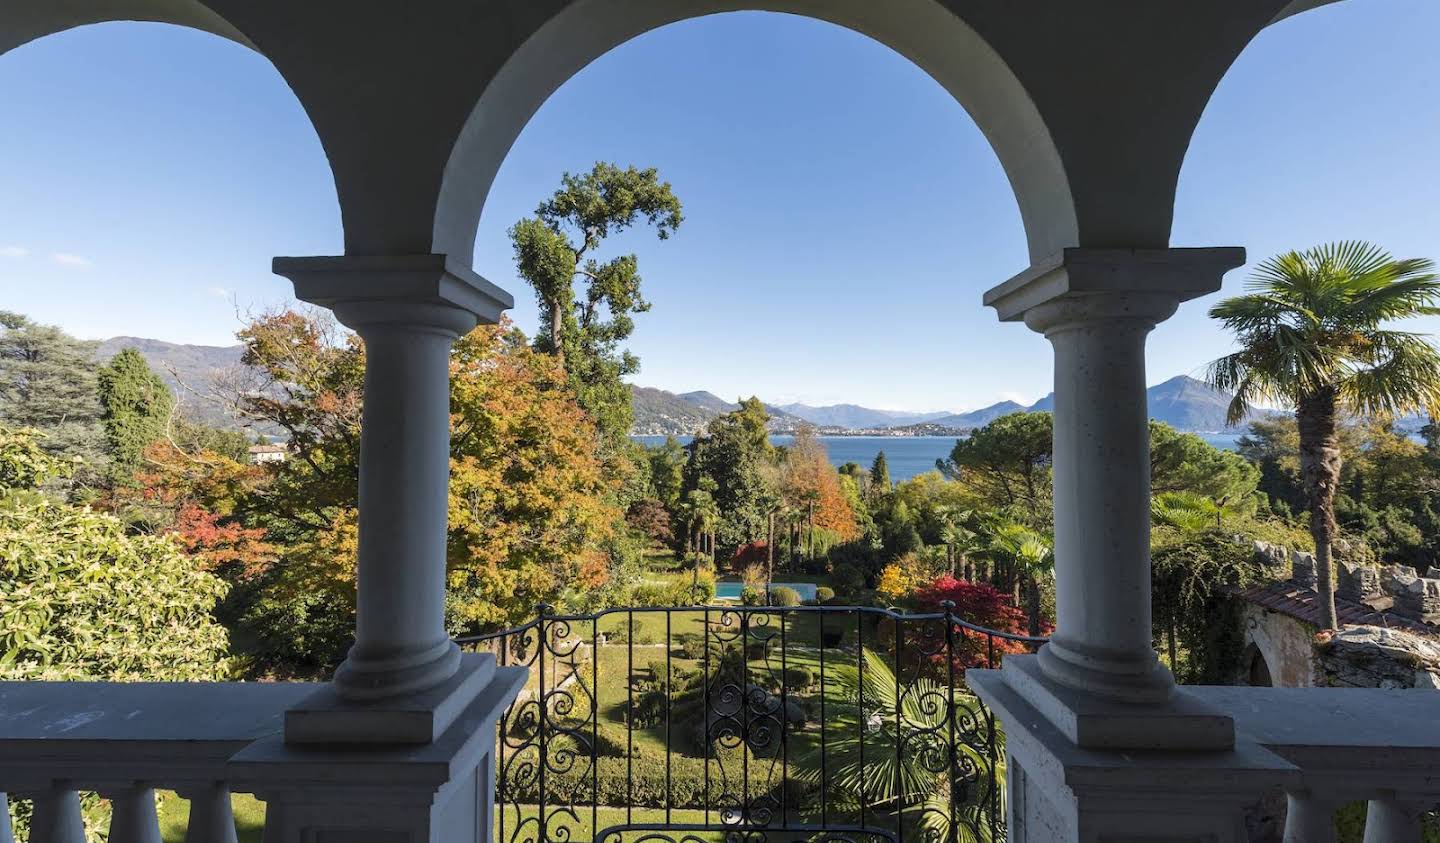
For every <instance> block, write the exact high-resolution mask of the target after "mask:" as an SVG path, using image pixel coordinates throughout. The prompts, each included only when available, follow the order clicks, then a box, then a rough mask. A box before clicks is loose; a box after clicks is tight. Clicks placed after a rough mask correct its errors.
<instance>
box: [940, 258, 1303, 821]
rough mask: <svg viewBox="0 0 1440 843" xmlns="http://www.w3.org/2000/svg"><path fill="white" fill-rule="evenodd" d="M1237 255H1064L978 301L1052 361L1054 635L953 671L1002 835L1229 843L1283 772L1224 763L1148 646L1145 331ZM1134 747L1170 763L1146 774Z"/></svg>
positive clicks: (1228, 739)
mask: <svg viewBox="0 0 1440 843" xmlns="http://www.w3.org/2000/svg"><path fill="white" fill-rule="evenodd" d="M1243 262H1244V251H1243V250H1241V249H1154V250H1119V249H1067V250H1065V251H1064V252H1063V253H1062V254H1060V255H1058V256H1056V257H1055V258H1054V259H1053V260H1051V261H1050V262H1047V263H1045V264H1043V265H1040V266H1036V267H1033V268H1031V269H1030V270H1029V271H1027V272H1025V273H1023V274H1021V275H1019V276H1017V277H1016V278H1014V279H1011V280H1010V281H1008V282H1006V283H1004V284H1002V285H1000V286H999V287H996V288H995V289H993V290H991V291H990V292H989V293H987V294H986V297H985V303H986V304H988V305H991V306H993V307H994V308H995V309H996V310H997V311H998V313H999V315H1000V318H1001V319H1002V320H1006V321H1015V320H1024V322H1025V324H1026V325H1028V326H1029V327H1030V328H1032V329H1034V330H1036V331H1038V332H1040V333H1042V334H1044V335H1045V337H1046V338H1047V339H1048V340H1049V341H1050V343H1051V345H1052V346H1053V347H1054V352H1055V410H1054V431H1055V433H1054V467H1053V476H1054V490H1055V491H1054V501H1055V592H1056V597H1055V608H1056V628H1055V634H1054V635H1053V636H1052V637H1051V639H1050V642H1049V643H1048V644H1046V645H1045V646H1043V647H1042V648H1041V649H1040V651H1039V653H1037V654H1036V655H1034V656H1007V657H1006V658H1005V662H1004V665H1003V669H1002V670H1000V671H970V672H967V680H968V681H969V682H970V684H971V686H972V687H974V688H975V689H976V691H977V693H978V694H979V695H980V696H981V698H982V699H983V700H984V701H985V702H986V703H987V704H988V705H990V706H991V707H992V708H994V709H995V710H996V711H997V713H999V714H1000V716H1001V718H1002V720H1004V722H1005V731H1006V740H1007V746H1006V750H1007V753H1008V754H1009V756H1010V767H1009V770H1010V776H1011V788H1010V798H1011V801H1012V805H1011V815H1012V816H1013V817H1014V818H1015V822H1014V823H1012V825H1011V839H1012V840H1014V841H1040V840H1045V841H1051V840H1056V841H1070V840H1076V841H1078V840H1082V839H1083V840H1092V839H1109V836H1111V835H1121V836H1123V835H1135V836H1136V839H1140V838H1144V839H1161V838H1162V837H1163V839H1171V837H1170V836H1174V838H1175V839H1182V838H1183V839H1190V838H1191V837H1195V838H1197V839H1198V838H1204V839H1214V840H1216V841H1232V840H1240V839H1243V837H1242V836H1241V835H1242V834H1243V830H1242V829H1241V823H1240V808H1241V806H1242V805H1243V804H1244V803H1245V802H1247V801H1251V800H1253V799H1254V798H1255V794H1256V793H1258V792H1259V791H1260V790H1263V789H1264V788H1265V786H1266V785H1267V784H1270V783H1272V782H1273V781H1274V778H1273V776H1272V774H1273V773H1275V772H1277V771H1280V770H1284V769H1285V768H1286V765H1285V764H1284V763H1283V762H1282V761H1280V760H1279V759H1276V758H1274V757H1272V756H1269V755H1268V754H1265V753H1261V754H1255V755H1252V756H1244V755H1241V754H1239V753H1237V752H1236V751H1235V749H1234V747H1235V729H1234V724H1233V722H1232V721H1231V719H1230V718H1229V717H1228V716H1227V715H1225V713H1224V712H1222V711H1219V710H1217V709H1215V708H1213V707H1212V706H1209V705H1207V704H1204V703H1202V702H1200V701H1198V700H1196V699H1193V698H1191V697H1189V696H1188V695H1186V694H1184V693H1181V692H1178V691H1177V689H1176V686H1175V682H1174V679H1173V678H1172V677H1171V675H1170V671H1169V670H1167V669H1166V668H1165V667H1164V666H1163V665H1161V664H1160V662H1159V659H1158V658H1157V656H1156V654H1155V650H1154V647H1153V646H1152V634H1153V631H1152V629H1151V606H1150V602H1151V595H1150V439H1149V413H1148V412H1147V407H1146V393H1145V389H1146V380H1145V344H1146V339H1147V337H1148V335H1149V333H1150V331H1151V330H1152V329H1153V328H1154V327H1155V326H1156V325H1157V324H1158V323H1159V322H1161V321H1163V320H1164V319H1166V318H1168V317H1169V316H1170V315H1171V314H1173V313H1174V312H1175V309H1176V308H1177V307H1178V306H1179V304H1180V303H1181V302H1182V301H1185V300H1187V299H1191V298H1195V297H1197V296H1200V295H1204V294H1206V293H1210V292H1214V291H1215V290H1218V289H1219V287H1220V280H1221V277H1222V276H1223V275H1224V273H1225V272H1226V271H1227V270H1229V269H1232V268H1234V267H1235V266H1238V265H1239V264H1241V263H1243ZM1134 750H1172V751H1179V754H1174V755H1170V756H1169V757H1167V758H1166V759H1165V763H1164V764H1157V765H1153V766H1147V765H1146V764H1145V763H1143V762H1139V761H1137V760H1135V759H1136V756H1135V754H1134V752H1133V751H1134ZM1082 759H1083V761H1084V764H1086V765H1088V767H1089V770H1088V772H1089V773H1099V775H1090V776H1088V777H1087V775H1085V774H1082V773H1081V772H1080V771H1079V768H1077V767H1076V765H1077V764H1078V763H1081V761H1082ZM1217 762H1218V763H1217ZM1267 776H1272V777H1271V778H1269V779H1267V778H1266V777H1267ZM1122 792H1123V793H1124V796H1123V798H1122V796H1121V794H1122Z"/></svg>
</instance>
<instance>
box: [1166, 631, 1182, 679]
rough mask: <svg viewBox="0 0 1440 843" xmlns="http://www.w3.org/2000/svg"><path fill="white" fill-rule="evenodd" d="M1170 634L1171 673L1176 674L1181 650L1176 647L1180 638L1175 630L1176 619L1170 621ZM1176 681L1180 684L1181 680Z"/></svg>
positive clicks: (1168, 645) (1168, 647)
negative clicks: (1176, 642) (1176, 640)
mask: <svg viewBox="0 0 1440 843" xmlns="http://www.w3.org/2000/svg"><path fill="white" fill-rule="evenodd" d="M1168 632H1169V636H1168V637H1169V639H1170V640H1169V642H1168V644H1167V649H1168V650H1169V652H1170V672H1171V673H1174V672H1175V663H1176V662H1178V661H1179V660H1180V655H1179V648H1178V647H1177V646H1176V644H1175V639H1176V638H1177V637H1178V635H1177V632H1176V629H1175V619H1174V618H1171V619H1170V629H1169V630H1168ZM1176 681H1177V682H1178V681H1179V680H1178V679H1177V680H1176Z"/></svg>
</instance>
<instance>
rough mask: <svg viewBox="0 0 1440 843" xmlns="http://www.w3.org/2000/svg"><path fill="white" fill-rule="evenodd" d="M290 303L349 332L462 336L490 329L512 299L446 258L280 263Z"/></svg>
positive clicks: (325, 259)
mask: <svg viewBox="0 0 1440 843" xmlns="http://www.w3.org/2000/svg"><path fill="white" fill-rule="evenodd" d="M272 270H273V271H274V272H275V274H276V275H281V276H284V277H285V278H289V279H290V281H291V282H292V283H294V285H295V297H296V298H298V299H300V300H301V301H306V302H310V303H311V304H318V305H320V306H322V307H327V308H330V309H331V310H333V311H335V314H336V316H338V317H339V319H340V321H341V322H343V323H345V324H346V325H348V326H349V327H351V328H354V329H356V330H357V331H358V330H361V329H362V327H366V326H371V325H377V324H420V325H426V326H431V327H435V328H438V329H441V330H444V331H448V332H450V333H454V334H463V333H465V332H467V331H469V330H470V329H471V328H473V327H474V326H475V325H476V324H477V323H480V324H487V325H493V324H495V323H496V322H499V321H500V316H501V314H502V313H504V312H505V311H506V310H508V309H510V308H512V307H514V306H515V299H514V298H513V297H512V296H511V295H510V294H509V293H507V292H505V291H504V290H502V289H500V288H499V287H497V286H495V285H494V284H492V283H490V282H489V281H486V280H485V279H484V278H482V277H480V275H479V274H478V273H476V272H475V271H474V270H473V269H471V268H470V267H468V266H465V265H464V264H463V263H461V262H460V261H457V260H455V259H454V258H452V257H451V256H449V255H340V256H332V257H279V258H275V259H274V261H273V262H272Z"/></svg>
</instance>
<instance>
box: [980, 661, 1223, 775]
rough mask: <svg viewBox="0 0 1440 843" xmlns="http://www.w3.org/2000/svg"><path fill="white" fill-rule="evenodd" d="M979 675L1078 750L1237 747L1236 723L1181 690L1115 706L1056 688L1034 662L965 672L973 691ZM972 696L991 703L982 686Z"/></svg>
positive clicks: (982, 680)
mask: <svg viewBox="0 0 1440 843" xmlns="http://www.w3.org/2000/svg"><path fill="white" fill-rule="evenodd" d="M1042 652H1043V651H1042ZM977 674H982V677H981V678H979V681H980V682H982V683H986V684H985V685H984V686H983V687H987V688H988V687H990V686H993V685H1003V686H1004V688H1005V689H1006V690H1008V691H1010V692H1012V693H1013V694H1014V695H1015V696H1016V697H1017V698H1019V699H1021V700H1023V701H1024V702H1025V703H1026V706H1027V708H1030V709H1031V710H1033V711H1034V712H1036V713H1037V714H1038V715H1039V716H1041V717H1043V718H1044V719H1045V721H1046V722H1047V723H1048V724H1049V725H1050V726H1051V727H1053V728H1054V729H1056V730H1057V731H1058V732H1059V733H1060V734H1061V735H1063V736H1064V737H1065V739H1066V740H1068V741H1070V742H1071V743H1072V744H1074V745H1075V746H1077V747H1080V748H1084V749H1112V750H1118V749H1176V750H1228V749H1231V748H1233V747H1234V746H1235V721H1234V720H1233V719H1231V717H1230V715H1228V714H1226V713H1225V712H1224V711H1221V710H1220V709H1219V708H1217V707H1215V706H1214V705H1211V704H1210V703H1207V702H1204V701H1203V700H1199V699H1196V698H1195V697H1193V696H1191V695H1190V694H1188V693H1186V692H1185V691H1184V689H1182V688H1175V689H1174V690H1173V691H1172V693H1170V694H1169V695H1168V697H1167V698H1166V699H1165V700H1164V701H1163V702H1156V703H1127V702H1118V701H1116V700H1112V699H1107V698H1105V697H1099V696H1096V695H1094V694H1088V693H1086V692H1084V691H1080V690H1076V689H1075V688H1071V687H1069V686H1067V685H1062V684H1060V683H1058V682H1055V681H1054V680H1053V679H1051V678H1050V677H1049V676H1048V675H1047V673H1046V671H1045V670H1044V669H1043V667H1042V666H1041V663H1040V657H1037V656H1006V657H1005V665H1004V669H1003V670H998V671H991V670H987V671H973V670H972V671H967V672H966V680H967V681H968V682H970V684H971V685H972V686H973V685H975V680H972V679H971V677H974V676H976V675H977ZM976 693H977V694H979V695H980V697H981V699H985V701H986V702H987V703H988V702H989V700H988V699H986V694H985V693H984V692H982V691H981V686H977V687H976Z"/></svg>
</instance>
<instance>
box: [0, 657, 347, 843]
mask: <svg viewBox="0 0 1440 843" xmlns="http://www.w3.org/2000/svg"><path fill="white" fill-rule="evenodd" d="M317 687H318V686H316V685H311V684H306V683H228V682H216V683H209V682H205V683H201V682H196V683H159V682H153V683H152V682H143V683H106V682H5V683H0V843H13V841H14V833H13V831H12V829H11V828H10V823H9V812H8V811H6V810H3V808H4V806H5V801H6V800H5V796H6V794H8V795H9V798H10V799H11V800H28V801H30V803H31V805H32V812H31V821H30V835H29V840H30V841H31V843H84V841H85V825H84V819H83V817H82V815H81V802H80V794H82V793H91V792H93V793H98V794H100V795H101V796H102V797H104V798H106V799H109V800H110V801H111V811H110V823H109V829H108V831H109V840H110V841H111V843H159V840H160V831H159V825H158V819H157V817H156V807H155V790H156V789H165V790H173V791H176V792H178V793H179V794H180V795H181V796H183V797H184V798H186V799H189V800H190V822H189V831H188V832H187V834H186V838H185V840H186V843H235V840H236V832H235V823H234V818H233V817H232V816H231V811H230V794H231V792H232V791H239V792H249V791H250V790H252V789H253V783H246V782H244V781H240V780H237V779H236V777H235V776H234V775H233V774H232V773H231V771H230V769H229V768H228V766H227V765H228V763H229V761H230V759H231V757H232V756H234V755H235V754H236V753H238V752H240V751H241V750H243V749H245V748H246V747H248V746H250V745H251V744H252V743H253V742H255V741H256V740H258V739H261V738H264V737H266V736H269V735H274V734H278V733H279V732H280V731H281V729H282V728H283V719H284V718H283V714H284V711H285V709H286V708H288V707H290V706H292V705H294V704H295V703H297V702H299V701H300V700H302V699H304V698H305V697H307V696H309V695H310V694H312V693H314V692H315V689H316V688H317Z"/></svg>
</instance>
